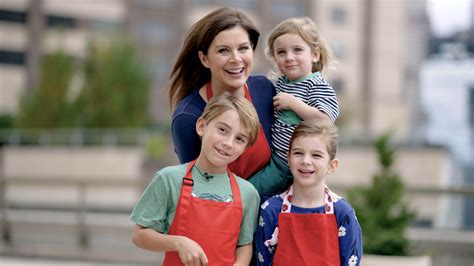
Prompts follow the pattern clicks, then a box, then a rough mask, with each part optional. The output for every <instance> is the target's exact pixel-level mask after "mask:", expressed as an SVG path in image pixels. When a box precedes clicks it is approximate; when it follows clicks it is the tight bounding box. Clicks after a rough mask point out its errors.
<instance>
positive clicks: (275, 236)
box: [264, 185, 334, 247]
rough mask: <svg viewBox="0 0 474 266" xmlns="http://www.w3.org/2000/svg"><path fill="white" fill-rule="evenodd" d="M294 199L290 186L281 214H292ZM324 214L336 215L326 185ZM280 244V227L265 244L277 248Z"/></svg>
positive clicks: (284, 197) (284, 198) (276, 228)
mask: <svg viewBox="0 0 474 266" xmlns="http://www.w3.org/2000/svg"><path fill="white" fill-rule="evenodd" d="M292 198H293V185H291V186H290V188H289V189H288V191H287V192H286V193H285V195H284V196H283V203H282V205H281V213H290V212H291V200H292ZM324 213H325V214H334V202H333V200H332V198H331V196H330V195H329V188H328V187H327V186H326V185H324ZM277 243H278V226H277V227H275V231H274V232H273V234H272V238H270V239H267V240H266V241H265V242H264V244H265V246H267V247H270V246H275V245H276V244H277Z"/></svg>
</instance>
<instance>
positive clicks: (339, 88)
mask: <svg viewBox="0 0 474 266" xmlns="http://www.w3.org/2000/svg"><path fill="white" fill-rule="evenodd" d="M329 84H330V85H331V87H332V88H333V89H334V91H335V92H336V95H337V96H338V97H340V96H341V95H342V94H343V93H344V92H343V91H344V81H342V80H341V79H333V80H331V81H330V82H329Z"/></svg>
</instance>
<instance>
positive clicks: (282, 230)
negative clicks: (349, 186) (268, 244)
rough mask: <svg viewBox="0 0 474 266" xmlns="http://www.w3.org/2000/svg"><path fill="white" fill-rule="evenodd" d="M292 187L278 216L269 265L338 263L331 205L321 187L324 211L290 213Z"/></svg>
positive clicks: (334, 221)
mask: <svg viewBox="0 0 474 266" xmlns="http://www.w3.org/2000/svg"><path fill="white" fill-rule="evenodd" d="M292 191H293V187H291V188H290V189H289V190H288V193H287V194H286V195H285V197H284V200H283V205H282V212H281V213H280V214H279V215H278V228H279V229H278V245H277V249H276V251H275V257H274V260H273V265H275V266H280V265H299V266H300V265H301V266H305V265H318V266H326V265H327V266H329V265H331V266H332V265H337V266H339V265H340V264H341V263H340V257H339V237H338V228H337V224H336V216H335V215H334V209H333V208H334V205H333V202H332V199H331V197H330V196H329V189H328V188H327V187H326V189H325V192H326V193H325V194H326V197H325V199H326V200H325V201H326V202H325V211H326V213H311V214H308V213H290V210H291V196H292V194H293V192H292ZM285 205H286V206H285Z"/></svg>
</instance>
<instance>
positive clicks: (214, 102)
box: [201, 92, 260, 147]
mask: <svg viewBox="0 0 474 266" xmlns="http://www.w3.org/2000/svg"><path fill="white" fill-rule="evenodd" d="M228 110H235V111H236V112H237V114H238V115H239V117H240V121H242V124H244V126H245V128H246V129H247V130H248V143H247V146H248V147H249V146H252V145H253V144H254V143H255V141H257V137H258V132H259V130H260V122H259V119H258V114H257V111H256V110H255V108H254V107H253V105H252V103H250V102H249V101H248V100H247V99H245V98H243V97H238V96H234V95H232V94H230V93H229V92H224V93H222V94H221V95H219V96H215V97H212V99H211V100H210V101H209V102H208V103H207V105H206V108H204V112H203V113H202V115H201V118H202V119H203V120H204V123H205V124H208V123H209V122H210V121H211V120H213V119H214V118H216V117H218V116H219V115H221V114H222V113H224V112H225V111H228Z"/></svg>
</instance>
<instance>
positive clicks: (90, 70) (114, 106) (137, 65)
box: [75, 41, 150, 127]
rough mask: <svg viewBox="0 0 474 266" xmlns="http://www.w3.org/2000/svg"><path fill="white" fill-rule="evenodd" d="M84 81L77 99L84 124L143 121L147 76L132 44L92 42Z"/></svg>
mask: <svg viewBox="0 0 474 266" xmlns="http://www.w3.org/2000/svg"><path fill="white" fill-rule="evenodd" d="M84 74H85V79H86V84H85V86H84V88H83V90H82V91H81V94H80V95H79V97H78V100H77V102H76V106H75V108H76V110H78V111H79V110H80V124H81V125H84V126H86V127H138V126H143V125H144V124H145V122H146V117H147V116H146V114H147V111H148V107H147V106H148V90H149V86H150V78H149V76H148V73H147V71H146V70H145V69H144V66H143V64H142V63H141V62H140V61H139V60H138V59H137V56H136V54H135V51H134V49H133V46H132V45H131V44H130V43H128V42H124V41H115V42H112V43H111V44H109V45H102V46H101V45H98V44H93V45H91V46H90V49H89V54H88V57H87V59H86V63H85V67H84Z"/></svg>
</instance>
